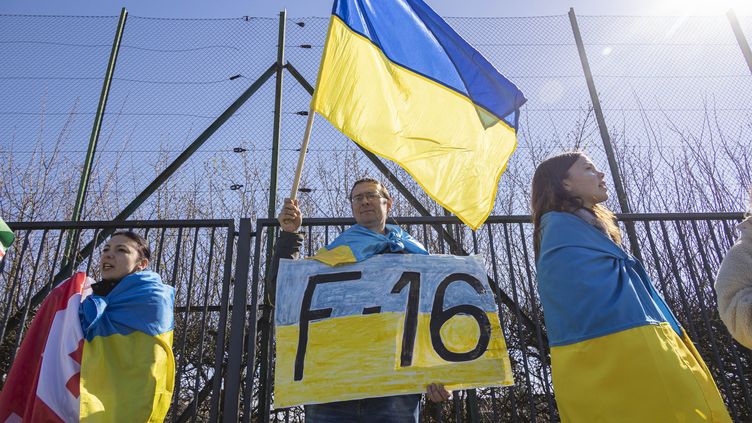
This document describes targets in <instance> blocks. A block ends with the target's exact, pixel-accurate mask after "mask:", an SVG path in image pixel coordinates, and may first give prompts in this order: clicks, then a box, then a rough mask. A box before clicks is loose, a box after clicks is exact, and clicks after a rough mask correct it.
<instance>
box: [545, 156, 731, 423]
mask: <svg viewBox="0 0 752 423" xmlns="http://www.w3.org/2000/svg"><path fill="white" fill-rule="evenodd" d="M607 199H608V191H607V188H606V184H605V182H604V174H603V173H602V172H600V171H598V169H597V168H596V167H595V165H594V164H593V163H592V162H591V161H590V159H589V158H588V157H587V156H585V155H584V154H582V153H579V152H573V153H565V154H561V155H558V156H555V157H552V158H549V159H547V160H545V161H544V162H543V163H541V164H540V165H539V166H538V168H537V169H536V171H535V175H534V177H533V188H532V215H533V223H534V226H535V232H534V246H535V254H536V266H537V275H538V292H539V294H540V298H541V303H542V304H543V311H544V315H545V323H546V328H547V330H548V339H549V344H550V347H551V362H552V363H551V365H552V373H553V383H554V391H555V393H556V400H557V404H558V408H559V414H560V416H561V419H562V421H564V422H601V421H603V422H674V421H682V422H730V421H731V419H730V417H729V415H728V412H727V411H726V407H725V405H724V404H723V400H722V399H721V396H720V394H719V392H718V389H717V388H716V386H715V383H714V381H713V379H712V377H711V375H710V372H709V371H708V368H707V367H706V365H705V363H704V362H703V360H702V358H701V357H700V355H699V354H698V352H697V350H696V349H695V347H694V345H693V344H692V342H691V340H690V339H689V338H688V337H687V335H686V333H685V332H684V331H683V329H682V328H681V326H680V325H679V323H678V321H677V320H676V318H675V317H674V315H673V314H672V313H671V311H670V310H669V308H668V307H667V305H666V303H665V302H664V300H663V299H662V298H661V297H660V296H659V295H658V293H657V292H656V290H655V288H654V287H653V285H652V283H651V281H650V278H649V277H648V275H647V273H646V272H645V270H644V269H643V267H642V265H641V264H640V263H639V262H638V261H637V260H636V259H635V258H634V257H632V256H631V255H630V254H629V253H627V252H626V251H624V249H622V248H621V245H620V244H621V235H620V233H619V229H618V227H617V226H616V222H615V219H614V215H613V213H611V212H610V211H609V210H608V209H607V208H606V207H605V206H603V205H602V203H603V202H604V201H606V200H607Z"/></svg>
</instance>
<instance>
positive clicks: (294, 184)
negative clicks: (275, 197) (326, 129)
mask: <svg viewBox="0 0 752 423" xmlns="http://www.w3.org/2000/svg"><path fill="white" fill-rule="evenodd" d="M314 113H315V112H314V111H313V106H311V108H310V109H309V110H308V122H307V123H306V129H305V135H303V144H301V146H300V156H298V168H297V169H296V170H295V178H293V180H292V192H291V193H290V198H291V199H293V200H294V199H295V198H296V197H297V195H298V185H300V175H301V174H302V173H303V163H304V162H305V156H306V152H307V151H308V141H309V140H310V139H311V128H312V127H313V115H314Z"/></svg>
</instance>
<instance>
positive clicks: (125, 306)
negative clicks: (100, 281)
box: [79, 271, 175, 422]
mask: <svg viewBox="0 0 752 423" xmlns="http://www.w3.org/2000/svg"><path fill="white" fill-rule="evenodd" d="M173 303H174V289H173V288H172V287H171V286H168V285H165V284H163V283H162V280H161V278H160V277H159V275H158V274H156V273H154V272H149V271H143V272H137V273H133V274H131V275H128V276H126V277H125V278H123V280H121V281H120V283H118V284H117V286H115V288H114V289H113V290H112V291H111V292H110V293H109V294H107V295H106V296H98V295H91V296H88V297H87V298H86V299H84V301H83V302H82V303H81V308H80V313H79V314H80V318H81V327H82V328H83V336H84V338H85V343H84V349H83V357H82V364H81V420H82V421H97V422H117V421H140V422H147V421H149V422H151V421H162V419H164V416H165V415H166V414H167V409H168V408H169V407H170V400H171V398H172V390H173V386H174V383H175V381H174V377H175V358H174V356H173V353H172V330H173V325H174V321H173V308H174V304H173Z"/></svg>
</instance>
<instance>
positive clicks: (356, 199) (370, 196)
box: [350, 191, 384, 204]
mask: <svg viewBox="0 0 752 423" xmlns="http://www.w3.org/2000/svg"><path fill="white" fill-rule="evenodd" d="M380 198H384V197H383V196H382V195H381V194H380V193H378V192H376V191H371V192H364V193H362V194H358V195H353V196H352V197H350V202H351V203H353V204H354V203H360V202H361V201H363V200H368V201H376V200H378V199H380Z"/></svg>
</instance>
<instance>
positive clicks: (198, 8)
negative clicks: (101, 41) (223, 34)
mask: <svg viewBox="0 0 752 423" xmlns="http://www.w3.org/2000/svg"><path fill="white" fill-rule="evenodd" d="M427 1H428V3H429V4H430V5H431V7H433V8H434V9H435V10H436V11H437V12H438V13H439V14H440V15H443V16H542V15H562V14H564V13H566V12H567V10H569V7H574V8H575V10H576V11H577V13H578V14H581V15H685V14H689V15H717V14H722V13H724V12H725V11H726V10H728V8H729V7H734V9H735V10H736V11H737V14H739V15H752V1H750V0H710V1H709V0H630V1H603V0H569V1H560V0H549V1H541V0H536V1H530V2H518V1H514V2H513V1H510V0H462V1H458V0H427ZM521 3H523V4H521ZM331 4H332V1H331V0H264V1H262V0H211V1H210V0H121V1H119V2H116V1H108V0H54V1H52V0H2V3H1V4H0V13H4V14H49V15H117V14H118V13H119V11H120V8H121V7H122V6H125V7H126V8H127V9H128V11H129V13H131V14H132V15H134V16H143V17H165V18H167V17H173V18H220V17H237V16H246V15H248V16H259V17H263V16H268V17H271V16H276V15H277V14H278V13H279V11H280V10H281V9H284V8H286V9H287V12H288V15H289V16H290V17H305V16H326V15H328V14H329V11H330V10H331Z"/></svg>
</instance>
